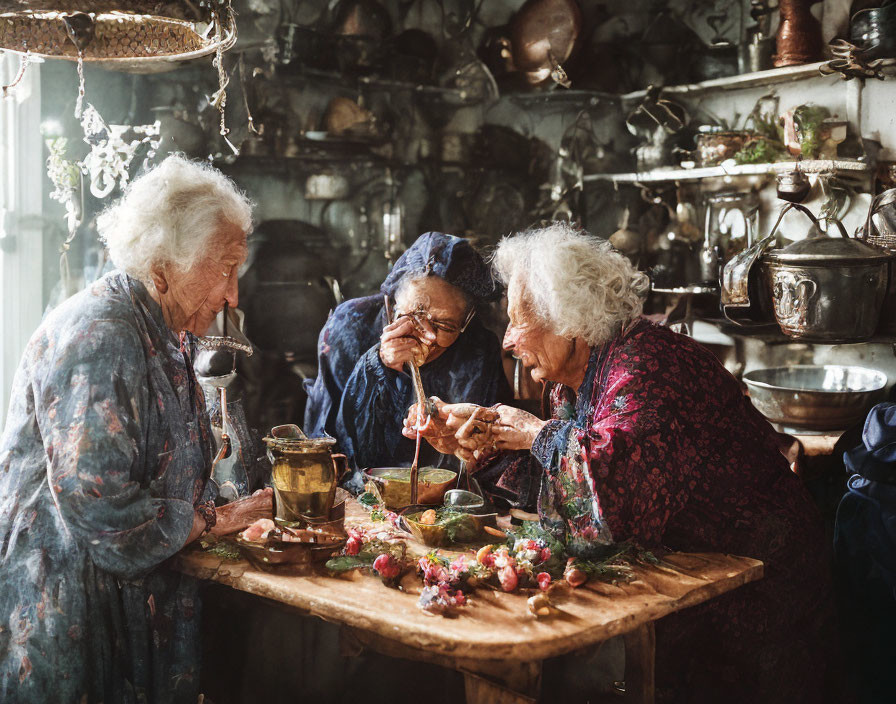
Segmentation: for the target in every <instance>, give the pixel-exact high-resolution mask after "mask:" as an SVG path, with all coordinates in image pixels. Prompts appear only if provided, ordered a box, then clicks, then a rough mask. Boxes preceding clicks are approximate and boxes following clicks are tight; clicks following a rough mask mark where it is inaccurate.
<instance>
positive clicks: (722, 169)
mask: <svg viewBox="0 0 896 704" xmlns="http://www.w3.org/2000/svg"><path fill="white" fill-rule="evenodd" d="M797 165H799V168H800V169H801V170H802V171H803V172H804V173H808V174H831V173H836V174H839V175H841V176H846V175H865V174H868V173H870V172H871V165H870V164H869V163H868V162H867V161H860V160H858V159H806V160H803V161H799V162H796V161H778V162H773V163H768V164H735V165H731V166H728V165H725V164H720V165H718V166H705V167H699V168H693V169H685V168H680V167H678V168H676V167H662V168H657V169H653V170H651V171H643V172H637V171H634V172H630V173H602V174H586V175H585V177H584V180H585V181H586V182H587V181H612V182H613V183H658V182H661V181H698V180H701V179H705V178H719V177H734V176H762V175H766V174H769V175H773V174H779V173H785V172H788V171H793V170H794V169H795V168H797Z"/></svg>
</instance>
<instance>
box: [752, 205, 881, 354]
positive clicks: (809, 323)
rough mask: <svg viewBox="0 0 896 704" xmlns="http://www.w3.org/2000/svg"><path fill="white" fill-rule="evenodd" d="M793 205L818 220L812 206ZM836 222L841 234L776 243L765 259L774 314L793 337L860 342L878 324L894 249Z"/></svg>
mask: <svg viewBox="0 0 896 704" xmlns="http://www.w3.org/2000/svg"><path fill="white" fill-rule="evenodd" d="M789 207H795V208H796V209H798V210H799V211H800V212H803V213H804V214H806V215H807V216H808V217H809V218H810V219H811V220H812V222H813V224H814V225H816V226H818V221H817V220H816V219H815V217H814V216H813V215H812V213H811V212H810V211H809V210H808V209H806V208H804V207H802V206H796V205H795V204H791V206H789ZM789 207H788V209H789ZM779 222H780V218H779ZM833 222H834V223H835V224H836V225H837V229H838V230H839V232H840V236H839V237H828V236H826V235H822V236H820V237H809V238H807V239H804V240H800V241H798V242H794V243H793V244H791V245H788V246H787V247H784V248H783V249H773V250H771V251H769V252H767V253H765V254H764V255H763V256H762V258H761V260H760V261H761V273H762V279H763V283H764V285H765V287H766V288H767V290H770V291H771V296H772V302H773V309H774V314H775V319H776V320H777V322H778V325H779V326H780V327H781V330H782V331H783V332H784V334H785V335H787V336H788V337H792V338H797V339H800V340H806V341H809V342H824V343H835V342H861V341H862V340H866V339H868V338H869V337H871V336H872V335H873V334H874V331H875V329H876V328H877V325H878V322H879V320H880V313H881V306H882V305H883V301H884V295H885V294H886V291H887V282H888V278H889V266H890V262H891V261H892V259H893V256H894V255H893V253H892V252H890V251H889V250H886V249H883V248H881V247H877V246H875V245H872V244H869V243H867V242H864V241H862V240H858V239H850V238H849V237H848V236H847V234H846V230H845V229H844V228H843V225H842V224H841V223H840V222H839V221H837V220H834V221H833ZM773 234H774V232H773Z"/></svg>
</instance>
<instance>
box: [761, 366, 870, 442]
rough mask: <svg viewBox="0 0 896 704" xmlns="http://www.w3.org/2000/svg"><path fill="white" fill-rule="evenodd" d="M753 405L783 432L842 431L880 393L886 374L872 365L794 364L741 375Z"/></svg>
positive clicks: (867, 407)
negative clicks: (869, 366)
mask: <svg viewBox="0 0 896 704" xmlns="http://www.w3.org/2000/svg"><path fill="white" fill-rule="evenodd" d="M743 380H744V383H745V384H746V385H747V388H748V389H749V390H750V399H751V400H752V401H753V405H754V406H755V407H756V408H757V409H758V410H759V412H760V413H762V415H764V416H765V417H766V418H767V419H768V420H769V421H770V422H771V423H773V424H775V425H776V426H778V427H779V429H780V430H784V431H790V430H794V431H798V432H799V431H805V430H810V431H822V430H845V429H846V428H849V427H851V426H853V425H855V424H856V423H858V422H859V421H861V420H862V419H863V418H864V417H865V414H866V413H867V412H868V410H869V409H870V408H871V406H873V405H874V404H875V403H876V402H878V401H879V400H880V398H881V397H882V396H883V390H884V387H885V386H886V385H887V375H886V374H884V373H883V372H880V371H877V370H875V369H866V368H864V367H847V366H840V365H836V364H826V365H823V366H813V365H795V366H792V367H773V368H770V369H755V370H753V371H751V372H748V373H746V374H744V376H743Z"/></svg>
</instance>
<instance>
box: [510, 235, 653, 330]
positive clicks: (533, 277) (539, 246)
mask: <svg viewBox="0 0 896 704" xmlns="http://www.w3.org/2000/svg"><path fill="white" fill-rule="evenodd" d="M492 266H493V267H494V270H495V274H496V275H497V277H498V278H499V279H500V280H501V281H502V282H503V283H504V284H505V285H510V284H513V285H515V286H520V287H521V288H522V297H523V301H524V302H525V303H526V304H527V308H529V309H531V312H532V313H533V314H534V315H536V316H537V317H538V318H540V319H542V320H543V321H544V322H545V323H546V324H547V326H548V328H549V329H550V330H551V331H552V332H554V333H555V334H557V335H560V336H562V337H566V338H569V339H572V338H576V337H581V338H583V339H584V340H585V341H586V342H587V343H588V344H589V345H592V346H593V345H599V344H601V343H603V342H606V341H607V340H609V339H610V338H612V337H613V335H615V334H616V333H618V331H619V330H620V329H621V327H622V326H623V325H625V324H626V323H628V322H629V321H632V320H634V319H636V318H637V317H638V316H640V315H641V311H642V309H643V305H644V299H645V298H646V296H647V292H648V290H649V285H650V282H649V279H648V278H647V275H646V274H644V273H642V272H640V271H638V270H637V269H636V268H635V267H634V266H632V264H631V262H630V261H629V260H628V259H626V258H625V257H624V256H623V255H622V254H620V253H619V252H617V251H616V250H615V249H614V248H613V246H612V245H611V244H610V243H609V242H607V241H606V240H601V239H598V238H597V237H592V236H591V235H589V234H588V233H586V232H579V231H577V230H575V229H574V228H573V227H572V226H571V225H569V224H568V223H565V222H554V223H551V224H550V225H548V226H547V227H544V228H541V229H536V230H528V231H526V232H522V233H520V234H517V235H513V236H509V237H504V238H503V239H502V240H501V242H500V243H499V244H498V247H497V249H496V251H495V253H494V255H493V257H492Z"/></svg>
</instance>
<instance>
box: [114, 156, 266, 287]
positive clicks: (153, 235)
mask: <svg viewBox="0 0 896 704" xmlns="http://www.w3.org/2000/svg"><path fill="white" fill-rule="evenodd" d="M226 224H232V225H235V226H237V227H240V228H242V229H243V230H244V231H245V232H247V233H248V232H249V231H250V230H251V229H252V203H251V202H250V201H249V199H248V198H247V197H246V196H245V195H244V194H243V193H242V192H241V191H240V190H239V189H238V188H237V186H236V184H234V183H233V181H231V180H230V179H229V178H227V176H225V175H224V174H222V173H221V172H220V171H218V170H217V169H215V168H214V167H212V166H210V165H208V164H202V163H199V162H195V161H190V160H189V159H186V158H184V157H183V156H180V155H172V156H169V157H167V158H166V159H165V160H164V161H162V163H160V164H159V165H158V166H156V167H154V168H153V169H151V170H150V171H147V172H146V173H145V174H143V175H141V176H140V177H138V178H136V179H135V180H134V181H132V182H131V183H130V184H129V185H128V187H127V188H126V189H125V192H124V194H123V195H122V196H121V197H120V198H119V199H118V200H117V201H116V202H114V203H113V204H112V205H110V206H109V207H108V208H106V209H105V210H104V211H103V213H102V214H101V215H100V216H99V218H98V219H97V228H98V230H99V235H100V239H101V240H102V241H103V243H104V244H105V245H106V249H107V250H108V251H109V257H110V258H111V259H112V262H113V264H115V266H116V267H117V268H118V269H120V270H121V271H123V272H125V273H127V274H130V275H131V276H133V277H135V278H137V279H140V280H141V281H143V282H144V283H147V284H149V283H151V280H152V279H151V274H152V270H153V268H154V267H157V266H170V265H173V266H174V267H175V268H176V270H178V271H181V272H185V271H189V270H190V269H191V268H192V267H193V265H195V264H196V262H197V261H198V260H199V259H200V258H201V257H202V256H203V255H204V254H206V253H207V252H208V250H209V248H211V247H213V246H214V245H213V243H212V242H211V239H212V237H214V235H215V234H216V233H217V232H218V230H219V229H220V228H221V226H222V225H226Z"/></svg>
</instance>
